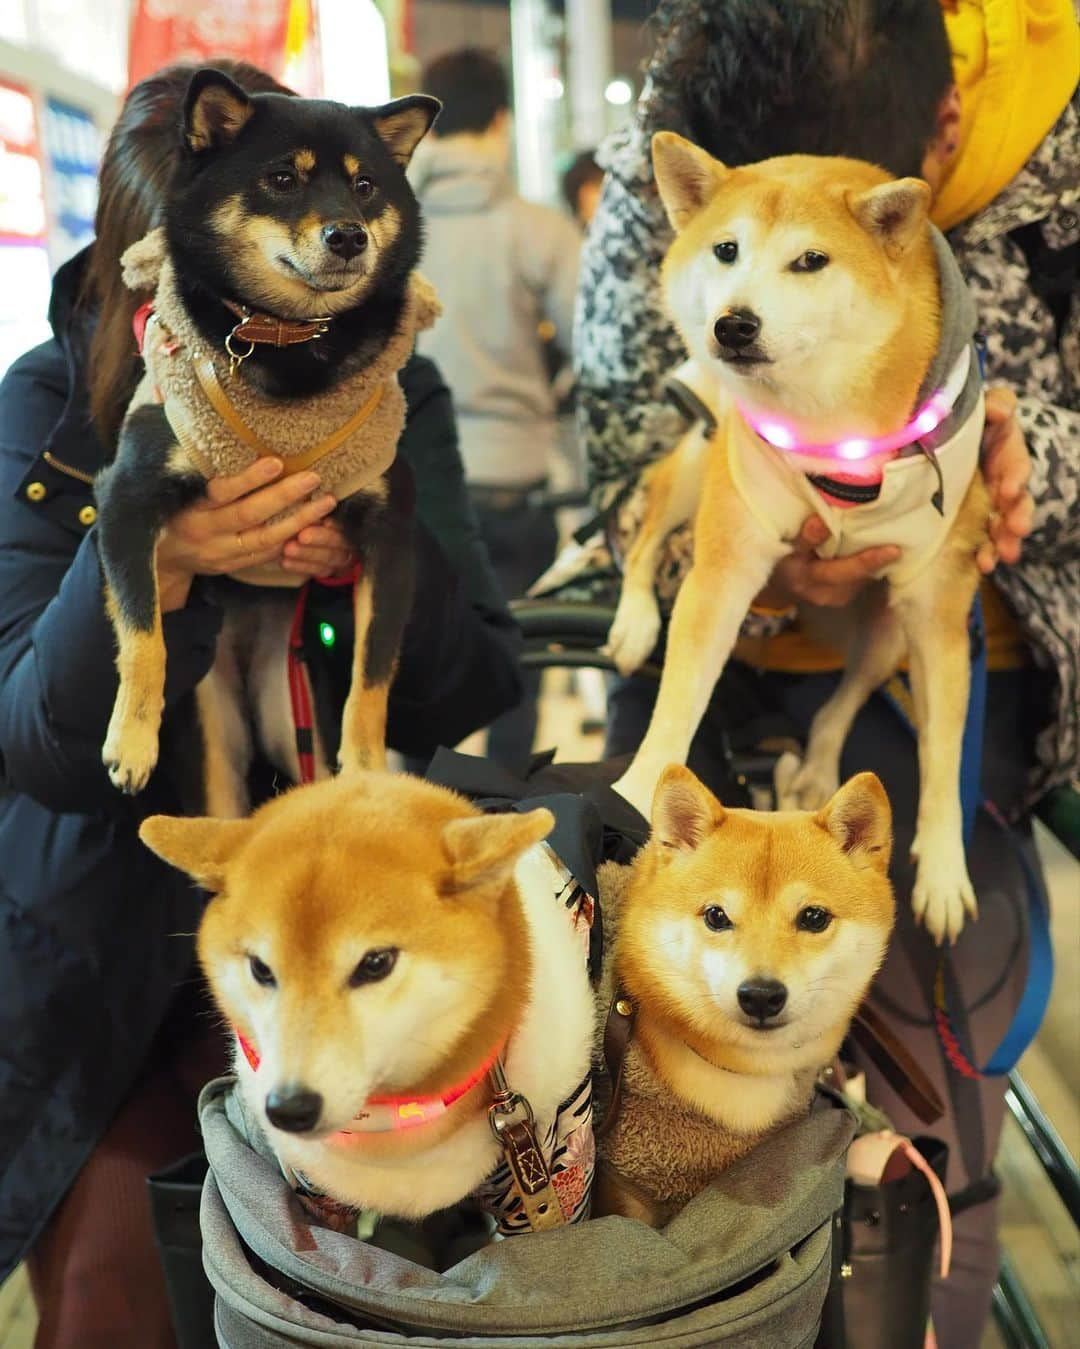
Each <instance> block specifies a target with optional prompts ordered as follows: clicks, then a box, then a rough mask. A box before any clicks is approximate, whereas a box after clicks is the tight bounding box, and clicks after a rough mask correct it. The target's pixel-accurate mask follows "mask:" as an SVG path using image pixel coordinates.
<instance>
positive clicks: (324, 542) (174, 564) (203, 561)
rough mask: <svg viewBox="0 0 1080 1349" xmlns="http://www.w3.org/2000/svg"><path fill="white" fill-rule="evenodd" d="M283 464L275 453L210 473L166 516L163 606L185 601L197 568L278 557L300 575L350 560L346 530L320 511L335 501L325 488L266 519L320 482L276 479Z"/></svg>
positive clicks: (313, 476) (205, 571) (165, 609)
mask: <svg viewBox="0 0 1080 1349" xmlns="http://www.w3.org/2000/svg"><path fill="white" fill-rule="evenodd" d="M283 467H284V465H283V464H282V461H281V460H280V459H259V460H257V461H256V462H255V463H254V464H252V465H251V466H250V467H249V468H246V469H245V470H244V471H243V472H242V473H236V474H233V475H231V476H229V477H222V478H212V479H211V480H210V481H209V483H207V488H206V496H205V497H204V498H203V499H202V500H201V501H197V502H195V504H194V505H191V506H188V507H187V508H186V509H185V510H182V511H180V512H179V514H177V515H176V516H174V517H173V519H172V520H170V522H169V524H168V525H167V526H166V528H165V529H164V531H163V532H162V535H161V540H160V542H159V544H158V550H157V575H158V587H159V590H160V594H161V611H162V613H169V612H170V611H171V610H174V609H182V608H183V606H184V605H185V604H186V603H187V598H188V592H189V591H190V589H191V582H192V581H193V580H194V578H195V577H196V576H217V575H222V574H224V573H226V572H233V571H243V570H246V569H247V568H249V567H256V566H260V565H262V564H265V563H268V562H279V563H280V564H281V566H282V567H283V568H284V569H285V570H286V571H291V572H296V573H297V574H299V575H301V576H332V575H334V574H335V573H337V572H340V571H344V569H345V568H346V567H348V566H349V565H350V563H351V561H352V554H351V552H350V550H349V547H348V545H347V544H346V542H345V539H344V536H343V535H342V533H341V531H340V529H339V528H338V527H337V525H335V524H333V523H332V522H330V521H328V520H327V518H326V517H327V516H328V515H329V514H330V512H331V511H332V510H333V509H334V507H335V506H336V505H337V501H336V499H335V498H334V497H332V496H330V495H329V494H322V495H320V496H317V497H315V498H314V500H312V501H308V502H305V504H303V505H302V506H300V507H299V508H298V509H297V510H296V511H295V512H294V513H293V514H292V515H290V516H289V517H288V518H287V519H285V520H277V521H274V523H270V521H273V520H274V517H275V516H276V515H279V514H280V513H281V512H282V511H284V510H287V509H288V508H289V507H290V506H295V505H296V503H297V502H302V501H304V498H305V497H307V496H310V495H311V493H312V492H313V491H315V489H316V488H317V487H318V485H319V476H318V474H317V473H297V474H295V475H293V476H291V477H287V478H282V479H281V481H276V480H277V479H279V478H281V472H282V469H283Z"/></svg>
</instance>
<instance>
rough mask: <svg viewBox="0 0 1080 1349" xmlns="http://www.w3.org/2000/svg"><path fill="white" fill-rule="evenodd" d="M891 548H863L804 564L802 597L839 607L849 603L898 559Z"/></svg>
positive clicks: (883, 546)
mask: <svg viewBox="0 0 1080 1349" xmlns="http://www.w3.org/2000/svg"><path fill="white" fill-rule="evenodd" d="M899 556H900V549H899V548H895V547H893V546H892V545H891V544H890V545H882V546H880V547H877V548H864V549H863V551H862V552H861V553H852V555H851V556H850V557H837V558H818V559H816V560H815V561H813V562H809V563H807V565H806V571H805V577H804V592H803V594H804V598H806V599H808V600H809V601H810V603H811V604H822V605H827V606H830V607H839V606H841V605H845V604H848V603H849V602H850V601H851V600H852V599H854V597H855V596H856V595H857V594H858V593H859V591H860V590H861V589H862V588H863V586H865V585H867V584H868V583H869V582H870V581H872V580H873V579H874V578H875V577H876V576H877V574H878V572H880V571H881V570H882V569H883V568H884V567H887V566H889V565H890V563H893V562H895V561H896V560H897V558H899Z"/></svg>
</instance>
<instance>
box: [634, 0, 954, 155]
mask: <svg viewBox="0 0 1080 1349" xmlns="http://www.w3.org/2000/svg"><path fill="white" fill-rule="evenodd" d="M652 24H653V30H654V32H655V34H656V51H655V55H654V56H653V58H652V61H651V63H650V65H649V68H648V90H649V92H648V95H647V97H646V100H645V106H644V115H643V125H644V129H645V131H646V132H647V133H652V132H654V131H662V130H669V131H678V132H680V133H681V134H682V135H684V136H689V138H690V139H691V140H693V141H695V142H696V143H697V144H698V145H700V146H703V147H704V148H705V149H706V150H708V151H709V153H710V154H713V155H716V156H717V158H719V159H722V160H723V161H724V163H725V164H729V165H736V164H747V163H750V162H751V161H752V160H755V159H767V158H769V157H770V156H772V155H790V154H812V155H849V156H851V158H853V159H868V160H869V161H870V162H871V163H873V164H880V165H881V166H882V167H883V168H886V169H888V170H889V172H890V173H894V174H896V175H897V176H898V177H899V176H902V175H904V174H919V173H921V171H922V170H921V166H922V160H923V156H924V154H925V153H926V146H927V143H928V142H929V141H930V139H931V137H932V136H933V134H934V127H935V123H936V119H937V108H938V103H939V101H940V99H941V97H942V95H944V94H945V93H946V92H947V90H948V88H949V86H950V84H951V83H952V81H953V75H952V64H951V60H950V56H949V43H948V38H947V36H946V33H945V20H944V18H943V16H942V11H941V3H940V0H660V3H659V4H658V5H657V7H656V12H655V14H654V16H653V20H652Z"/></svg>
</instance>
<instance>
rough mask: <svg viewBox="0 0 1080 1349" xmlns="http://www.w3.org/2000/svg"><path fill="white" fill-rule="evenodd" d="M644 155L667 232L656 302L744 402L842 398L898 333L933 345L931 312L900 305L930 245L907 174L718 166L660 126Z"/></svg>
mask: <svg viewBox="0 0 1080 1349" xmlns="http://www.w3.org/2000/svg"><path fill="white" fill-rule="evenodd" d="M653 163H654V166H655V171H656V180H657V185H658V188H659V191H660V195H661V197H662V199H663V201H664V205H665V207H666V209H667V212H668V215H669V218H670V220H671V222H672V225H673V226H674V228H675V229H676V231H677V237H676V239H675V242H674V243H673V245H672V247H671V249H670V251H669V253H668V256H667V259H666V261H665V264H664V282H665V290H666V297H667V303H668V308H669V311H670V312H671V314H672V316H673V317H674V318H675V320H676V322H677V324H678V326H679V329H680V331H681V332H682V335H683V337H684V339H685V341H686V343H687V346H688V348H689V350H690V352H691V354H692V355H693V356H695V357H696V358H698V359H699V360H703V361H706V362H708V363H710V364H711V365H712V367H713V368H714V369H715V370H716V372H717V375H718V377H719V378H720V379H721V380H722V382H723V384H724V385H725V386H726V387H727V388H728V389H729V390H730V391H731V392H732V393H733V394H734V395H735V397H736V398H737V399H739V400H741V401H742V402H744V403H745V404H746V405H747V406H750V407H754V408H760V409H762V410H773V411H778V412H788V413H793V414H796V415H798V414H809V415H812V414H813V413H815V412H817V411H829V410H832V409H837V408H843V407H845V406H849V405H851V404H853V403H856V402H857V399H856V392H857V391H859V390H861V389H862V388H864V387H865V386H866V385H867V382H868V381H872V380H873V379H874V378H877V377H878V375H879V374H880V364H881V362H882V360H883V359H884V358H885V356H886V354H887V353H888V351H889V349H890V347H891V346H892V345H893V344H894V343H896V342H897V341H899V340H901V336H902V341H903V343H904V345H905V347H906V348H910V347H911V346H912V345H913V344H914V345H915V346H919V345H920V344H925V343H926V342H932V341H933V338H934V335H935V333H936V318H937V315H936V314H935V313H934V312H932V311H931V312H924V311H923V310H919V309H918V308H913V301H912V288H911V287H910V285H909V284H908V278H909V276H910V274H911V268H912V267H918V266H920V265H925V262H926V250H927V249H929V248H930V247H931V245H930V242H929V238H928V234H927V225H926V211H927V205H928V203H929V197H930V191H929V188H928V187H927V185H926V184H925V183H924V182H922V181H921V180H920V179H916V178H904V179H900V180H898V181H896V180H893V179H891V178H890V177H889V175H888V174H886V173H885V172H884V171H883V170H881V169H877V168H875V167H873V166H872V165H869V164H863V163H860V162H858V161H855V160H849V159H826V158H815V157H812V156H806V155H792V156H787V157H783V158H777V159H770V160H766V161H763V162H762V163H759V164H753V165H749V166H746V167H742V168H736V169H727V168H725V166H724V165H723V164H720V163H719V162H717V161H716V160H714V159H712V158H711V157H710V156H709V155H707V154H706V153H705V152H704V151H703V150H700V149H698V148H697V147H696V146H693V145H691V144H690V142H688V141H685V140H683V139H682V138H681V137H679V136H676V135H674V134H672V133H670V132H661V133H659V134H658V135H657V136H656V137H654V140H653ZM931 349H932V348H931ZM861 429H863V430H865V429H867V428H861Z"/></svg>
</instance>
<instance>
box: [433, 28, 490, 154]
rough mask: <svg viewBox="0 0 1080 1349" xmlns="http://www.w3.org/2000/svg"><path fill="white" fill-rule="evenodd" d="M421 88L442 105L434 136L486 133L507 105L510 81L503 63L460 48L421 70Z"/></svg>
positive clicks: (482, 51)
mask: <svg viewBox="0 0 1080 1349" xmlns="http://www.w3.org/2000/svg"><path fill="white" fill-rule="evenodd" d="M420 88H421V89H423V91H424V93H425V94H431V95H433V96H434V97H435V98H437V99H438V100H439V102H440V103H441V104H442V112H440V113H439V120H438V121H437V122H436V123H435V128H434V131H433V133H432V134H433V135H434V136H435V137H436V138H438V137H441V136H458V135H461V134H462V133H463V132H470V133H472V134H473V135H479V134H482V133H483V132H485V131H486V130H487V129H488V127H489V126H490V125H491V124H492V122H494V120H495V118H496V117H497V116H498V114H499V113H500V112H501V111H502V110H503V109H504V108H509V106H510V81H509V80H508V79H507V75H506V71H505V70H504V69H503V64H502V62H501V61H500V60H499V58H498V57H497V56H496V55H495V53H494V52H492V51H487V50H486V49H485V48H483V47H462V48H460V49H459V50H458V51H453V52H447V53H446V54H445V55H443V56H439V57H436V58H435V60H434V61H432V62H431V64H430V65H428V66H425V67H424V73H423V74H422V75H421V77H420Z"/></svg>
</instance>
